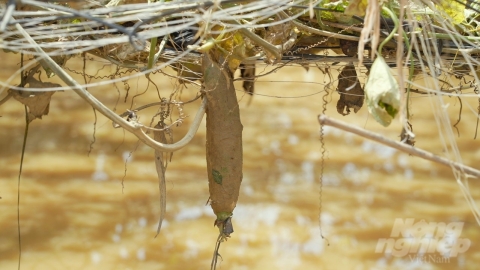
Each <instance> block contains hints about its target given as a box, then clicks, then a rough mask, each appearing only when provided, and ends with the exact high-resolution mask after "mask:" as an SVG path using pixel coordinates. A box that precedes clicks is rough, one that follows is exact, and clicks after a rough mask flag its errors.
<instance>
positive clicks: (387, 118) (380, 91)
mask: <svg viewBox="0 0 480 270" xmlns="http://www.w3.org/2000/svg"><path fill="white" fill-rule="evenodd" d="M365 99H366V102H367V106H368V111H369V112H370V114H371V115H372V116H373V117H374V118H375V120H376V121H377V122H379V123H380V124H381V125H383V126H385V127H386V126H388V125H390V123H391V122H392V119H393V118H394V117H395V115H397V113H398V110H399V109H400V90H399V88H398V83H397V81H396V80H395V78H394V77H393V75H392V72H391V70H390V67H389V66H388V65H387V63H386V62H385V59H383V57H381V56H378V57H377V59H375V61H374V62H373V64H372V68H371V69H370V75H369V76H368V79H367V83H366V84H365Z"/></svg>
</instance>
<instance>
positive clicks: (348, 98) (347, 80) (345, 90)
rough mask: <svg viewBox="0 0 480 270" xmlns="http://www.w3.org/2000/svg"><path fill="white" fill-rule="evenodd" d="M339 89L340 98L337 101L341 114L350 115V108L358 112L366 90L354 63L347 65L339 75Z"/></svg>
mask: <svg viewBox="0 0 480 270" xmlns="http://www.w3.org/2000/svg"><path fill="white" fill-rule="evenodd" d="M337 91H338V93H339V94H340V100H338V102H337V111H338V113H339V114H341V115H348V114H349V113H350V109H353V111H354V112H355V113H357V112H358V110H360V108H362V106H363V98H364V92H363V89H362V86H361V85H360V82H359V81H358V77H357V71H356V70H355V66H354V65H353V64H352V63H350V64H348V65H346V66H345V67H344V68H343V70H342V72H340V74H339V75H338V87H337Z"/></svg>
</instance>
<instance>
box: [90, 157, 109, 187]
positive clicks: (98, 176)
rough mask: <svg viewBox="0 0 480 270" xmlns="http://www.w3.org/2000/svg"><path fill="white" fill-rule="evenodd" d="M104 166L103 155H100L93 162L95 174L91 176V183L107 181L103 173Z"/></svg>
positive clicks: (105, 174)
mask: <svg viewBox="0 0 480 270" xmlns="http://www.w3.org/2000/svg"><path fill="white" fill-rule="evenodd" d="M104 166H105V154H104V153H100V154H99V155H98V157H97V159H96V160H95V172H94V173H93V174H92V180H93V181H106V180H108V174H107V173H106V172H105V171H104Z"/></svg>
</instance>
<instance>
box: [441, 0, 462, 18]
mask: <svg viewBox="0 0 480 270" xmlns="http://www.w3.org/2000/svg"><path fill="white" fill-rule="evenodd" d="M437 8H438V9H439V10H442V11H444V12H445V13H447V15H448V16H449V17H450V18H451V19H452V21H453V22H454V23H455V24H459V23H461V22H462V21H463V20H465V15H464V11H465V6H464V4H460V3H457V2H455V1H452V0H449V1H445V0H444V1H439V4H438V5H437Z"/></svg>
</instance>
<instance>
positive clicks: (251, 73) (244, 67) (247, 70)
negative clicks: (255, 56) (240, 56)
mask: <svg viewBox="0 0 480 270" xmlns="http://www.w3.org/2000/svg"><path fill="white" fill-rule="evenodd" d="M240 77H242V79H243V84H242V86H243V90H245V92H246V93H247V94H249V95H250V96H252V95H253V93H254V92H255V64H240ZM250 101H251V99H250ZM250 101H249V103H250Z"/></svg>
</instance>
